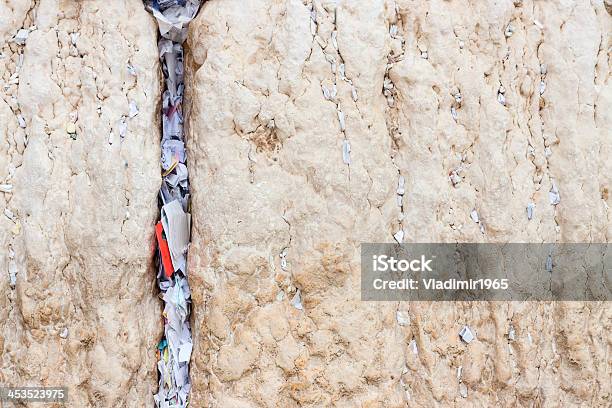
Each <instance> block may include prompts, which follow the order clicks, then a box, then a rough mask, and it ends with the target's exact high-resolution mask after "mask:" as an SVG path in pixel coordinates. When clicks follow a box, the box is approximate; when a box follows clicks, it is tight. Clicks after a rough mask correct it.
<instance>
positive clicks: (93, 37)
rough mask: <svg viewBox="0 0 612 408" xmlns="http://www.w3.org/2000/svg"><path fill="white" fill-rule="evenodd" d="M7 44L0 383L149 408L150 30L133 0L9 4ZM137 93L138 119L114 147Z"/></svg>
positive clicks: (152, 339) (155, 147)
mask: <svg viewBox="0 0 612 408" xmlns="http://www.w3.org/2000/svg"><path fill="white" fill-rule="evenodd" d="M21 28H26V29H31V31H30V33H29V35H28V38H27V40H26V43H25V45H24V46H17V45H16V44H15V43H13V42H11V41H10V39H11V38H12V36H13V35H14V34H15V33H17V32H18V30H19V29H21ZM73 33H79V35H78V37H76V41H74V40H73V39H72V37H74V35H73ZM75 44H76V45H75ZM0 47H1V52H2V55H3V58H2V59H0V78H1V82H2V85H3V87H2V88H0V96H1V98H0V141H1V142H0V183H10V184H12V185H13V189H12V192H11V193H9V194H7V193H1V192H0V208H1V209H2V210H3V211H5V209H8V210H10V211H12V213H13V214H14V216H15V218H14V220H13V221H11V220H9V219H8V218H7V217H4V216H2V217H1V219H0V268H2V270H3V271H4V272H3V274H2V279H0V292H1V293H2V294H3V296H2V298H1V300H0V316H1V319H0V321H1V323H0V338H2V341H0V345H1V350H0V356H1V360H0V361H1V362H0V383H2V384H4V385H7V384H13V385H17V386H21V385H39V386H40V385H42V386H53V387H57V386H66V387H69V398H70V399H69V404H68V405H67V406H73V407H94V406H95V407H117V406H123V407H143V406H151V405H152V403H153V399H152V393H153V390H154V389H155V386H156V382H157V378H156V371H155V370H156V368H155V344H156V342H157V341H158V339H159V336H160V331H161V325H160V323H159V322H160V320H159V316H160V308H159V303H158V301H157V300H156V298H155V293H156V290H155V288H154V279H155V270H154V268H153V267H152V266H153V265H152V254H153V240H152V235H153V223H154V221H155V217H156V216H157V203H156V197H157V190H158V187H159V182H160V173H159V165H158V160H159V141H158V140H159V130H158V123H159V119H158V113H157V111H158V103H159V102H158V101H159V98H158V95H159V92H160V84H159V78H160V72H159V65H158V62H157V44H156V25H155V23H154V21H153V20H152V18H151V17H150V16H149V14H148V13H147V12H146V11H145V10H144V9H143V7H142V3H140V2H139V1H131V0H130V1H128V0H126V1H123V0H122V1H113V2H107V1H98V0H92V1H83V2H70V1H68V2H67V1H56V0H41V1H37V2H30V1H26V0H9V1H8V2H6V1H4V2H0ZM20 55H22V56H21V57H20ZM20 58H21V61H22V62H21V66H20V62H19V61H20ZM128 61H129V62H131V63H132V64H133V65H134V66H135V67H136V68H137V71H138V75H137V76H132V75H130V74H129V73H128V71H127V68H126V67H127V63H128ZM15 73H18V78H19V81H18V83H13V84H10V85H8V86H4V85H5V84H7V83H10V82H11V80H10V79H11V78H12V77H14V76H15ZM13 82H14V81H13ZM130 100H135V101H136V102H137V104H138V106H139V109H140V114H139V115H138V116H136V117H135V118H132V119H129V120H128V132H127V135H126V137H125V140H124V141H123V142H122V143H119V140H118V138H117V141H116V142H115V143H113V144H112V145H109V143H108V139H109V134H110V132H112V131H114V132H115V134H118V131H117V129H116V128H117V123H118V121H119V120H120V119H121V117H122V116H124V115H127V114H128V104H129V101H130ZM19 115H21V116H22V117H23V118H24V120H25V127H24V129H22V128H21V127H20V124H19V120H18V116H19ZM67 130H68V132H70V131H73V132H74V131H76V136H75V137H76V140H73V139H72V138H71V137H70V135H69V134H67ZM11 267H13V268H15V270H16V271H17V276H16V287H15V288H14V289H12V288H10V286H9V279H8V274H7V272H6V271H7V270H10V269H11Z"/></svg>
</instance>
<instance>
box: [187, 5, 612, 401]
mask: <svg viewBox="0 0 612 408" xmlns="http://www.w3.org/2000/svg"><path fill="white" fill-rule="evenodd" d="M311 5H312V6H313V7H314V10H315V14H316V24H315V23H314V22H313V23H311V17H310V16H311V12H310V10H309V7H310V6H311ZM334 16H335V17H334ZM393 25H395V26H397V33H396V34H394V37H395V38H392V36H391V32H392V31H394V30H395V29H393V28H392V26H393ZM509 25H511V30H510V31H511V33H510V35H508V33H509V30H508V26H509ZM610 28H611V19H610V15H609V14H608V13H607V12H606V9H605V7H604V4H603V3H602V2H599V3H597V2H596V3H591V2H587V1H577V2H566V3H563V2H556V1H539V2H533V1H521V2H502V3H499V2H498V3H495V4H492V3H486V2H481V3H478V2H476V3H474V2H472V3H468V2H448V1H432V2H409V1H400V0H398V1H395V2H394V1H385V0H377V1H369V2H365V1H304V2H302V1H297V0H295V1H292V0H289V1H275V0H258V1H248V2H239V1H223V0H211V1H208V2H207V3H206V4H205V5H204V6H203V9H202V10H201V12H200V14H199V16H198V17H197V18H196V20H195V21H194V22H193V23H192V26H191V29H190V30H191V31H190V36H189V39H188V47H189V52H190V55H189V58H190V63H189V69H188V71H189V72H188V73H189V81H188V84H187V89H188V91H187V92H188V95H189V97H190V100H191V102H192V105H191V107H190V109H189V112H190V116H189V127H188V128H189V135H188V138H187V139H188V145H189V146H188V147H189V157H190V159H189V160H190V171H191V183H192V187H193V193H194V194H193V203H192V209H193V216H194V220H195V221H194V229H193V242H192V247H191V250H190V264H191V269H190V274H191V276H190V282H191V286H192V290H193V298H194V303H195V309H194V316H195V332H197V333H198V337H199V340H200V341H199V342H197V343H198V344H197V347H196V350H195V352H194V360H195V361H194V362H193V365H192V379H193V382H194V390H193V401H194V404H195V405H196V406H245V407H277V406H283V407H297V406H305V407H319V406H336V407H355V406H368V407H375V406H376V407H378V406H380V407H400V406H401V407H403V406H493V405H498V406H508V407H510V406H531V405H533V404H536V405H541V406H557V405H559V404H560V405H563V406H577V405H585V406H586V405H588V406H598V407H603V406H606V405H607V404H608V399H609V395H610V391H611V389H610V382H609V381H608V380H607V379H608V377H609V375H608V374H606V373H607V372H608V371H609V361H608V358H607V357H606V350H607V348H608V346H607V345H608V343H609V342H610V335H609V330H607V327H608V326H609V322H610V317H611V309H610V307H609V306H608V305H606V304H600V303H435V304H428V303H366V302H360V301H359V292H358V288H359V244H360V243H361V242H369V241H376V242H393V240H394V238H393V237H394V235H395V234H396V233H397V232H398V231H403V232H404V234H403V235H404V238H403V239H404V242H432V241H433V242H446V241H448V242H454V241H465V242H583V241H587V242H588V241H590V242H608V241H609V240H610V237H611V235H612V229H611V227H612V224H611V223H610V212H609V209H608V207H609V205H610V197H609V193H608V191H609V188H610V174H611V170H612V169H611V167H610V160H609V159H608V157H609V156H610V150H611V148H612V142H611V141H610V133H609V132H610V131H609V127H610V114H609V113H608V112H609V108H608V107H609V104H610V98H611V97H612V91H611V89H610V83H609V78H610V66H609V61H608V60H609V58H608V47H609V38H608V37H609V32H610ZM333 37H334V38H333ZM402 40H403V42H402ZM336 42H337V46H338V50H336V48H335V43H336ZM424 54H426V55H424ZM387 64H390V65H389V66H388V65H387ZM542 65H545V67H543V66H542ZM332 68H334V69H335V70H336V71H335V72H332ZM343 70H344V73H345V76H346V79H343V78H342V76H343V75H342V72H343ZM541 72H545V75H543V74H542V73H541ZM386 78H387V79H386ZM349 81H351V82H352V85H354V87H355V92H353V91H352V87H351V83H350V82H349ZM334 82H335V83H336V84H337V86H336V89H337V95H336V96H332V94H333V91H332V90H333V83H334ZM542 82H544V85H541V83H542ZM322 85H323V86H324V88H322ZM542 91H543V93H541V92H542ZM458 93H460V97H458V96H457V94H458ZM355 94H356V95H357V98H356V99H357V100H356V101H355V98H354V95H355ZM500 94H502V95H503V98H501V99H503V102H504V104H501V103H500V102H499V101H498V99H500V97H499V95H500ZM501 99H500V100H501ZM338 111H341V112H342V113H341V114H340V113H338ZM455 114H456V120H455V118H454V117H453V115H455ZM339 118H343V119H344V122H345V125H344V126H345V127H346V131H345V133H344V134H343V133H342V132H341V129H342V127H343V126H342V124H340V123H339ZM345 140H348V142H349V143H350V166H347V165H346V164H345V163H344V162H343V153H342V149H343V145H344V144H345V143H346V142H345ZM530 146H531V147H530ZM453 174H454V176H453V177H452V178H451V177H450V176H451V175H453ZM400 175H401V176H403V177H404V178H405V193H404V195H403V198H402V204H403V207H401V208H400V207H398V204H397V195H396V189H397V188H398V183H399V177H400ZM553 182H554V183H555V185H556V187H557V188H558V191H559V194H560V196H561V202H560V203H559V205H557V206H556V207H555V206H552V205H551V204H550V203H549V196H548V192H549V190H550V189H551V188H552V185H553ZM530 202H533V203H535V205H536V206H535V211H534V216H533V219H532V220H531V221H529V220H528V219H527V216H526V208H527V205H528V204H529V203H530ZM402 209H403V214H401V213H402ZM474 209H475V210H476V212H477V214H478V216H479V223H475V222H474V221H472V219H471V218H470V213H471V212H472V210H474ZM283 253H286V256H281V254H283ZM254 259H258V261H257V262H254V261H253V260H254ZM283 259H286V262H287V265H286V267H285V268H283V265H282V263H283V262H284V261H283ZM271 288H273V291H274V292H275V293H274V296H273V297H270V296H269V295H267V294H268V293H269V292H270V290H271ZM296 288H297V289H300V295H301V301H302V304H303V309H304V310H303V311H300V310H298V309H296V308H294V307H293V306H292V305H291V299H292V298H293V297H294V294H295V290H296ZM264 293H265V294H266V296H262V294H264ZM397 310H401V311H402V312H403V313H404V314H405V315H406V316H408V317H409V319H410V324H408V325H405V326H400V325H399V324H398V323H397V320H396V313H397ZM272 311H274V312H272ZM262 315H263V316H265V318H263V319H262V317H261V316H262ZM266 320H275V321H279V322H284V321H287V322H288V324H289V330H288V331H287V332H285V331H284V329H283V335H282V338H278V339H277V338H276V337H275V336H271V334H270V333H271V329H268V328H267V327H268V326H271V325H272V323H270V322H268V321H266ZM464 325H469V327H470V328H472V330H473V332H474V334H475V336H476V339H475V340H474V341H472V342H471V343H470V344H469V345H468V344H465V343H464V342H462V341H461V340H460V338H459V336H458V333H459V331H460V330H461V328H462V327H463V326H464ZM511 325H512V326H513V327H514V330H515V333H516V334H515V340H514V341H510V340H509V339H508V332H509V330H510V326H511ZM243 333H249V335H248V336H247V338H245V337H244V335H243ZM247 339H248V340H247ZM415 349H416V350H417V352H418V353H417V354H415V353H414V350H415ZM228 350H234V352H236V355H235V356H234V357H233V359H234V360H230V359H229V358H228V357H227V352H228ZM247 350H257V353H256V354H254V352H252V351H249V352H247ZM241 356H242V357H243V358H241ZM296 356H299V357H297V358H296ZM232 361H233V364H235V366H234V368H233V369H232V367H230V363H231V362H232ZM247 363H248V367H247V366H246V364H247ZM459 372H460V376H458V375H457V373H459ZM227 373H232V375H231V376H229V377H228V375H227Z"/></svg>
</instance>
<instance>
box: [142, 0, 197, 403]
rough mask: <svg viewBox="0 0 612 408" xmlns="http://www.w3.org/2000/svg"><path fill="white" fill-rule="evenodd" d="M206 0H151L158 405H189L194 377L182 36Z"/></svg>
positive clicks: (185, 34) (147, 5)
mask: <svg viewBox="0 0 612 408" xmlns="http://www.w3.org/2000/svg"><path fill="white" fill-rule="evenodd" d="M200 3H201V0H146V1H145V5H146V8H147V10H148V11H149V12H150V13H151V14H152V15H153V17H155V19H156V20H157V23H158V26H159V38H158V48H159V58H160V62H161V65H162V72H163V77H164V86H163V93H162V96H161V116H162V120H161V133H162V139H161V159H160V163H161V175H162V185H161V188H160V191H159V207H160V220H159V221H158V222H157V224H156V226H155V236H156V240H157V255H156V263H157V270H158V272H157V284H158V287H159V290H160V293H159V297H160V298H161V299H162V300H163V302H164V311H163V321H164V334H163V337H162V339H161V340H160V341H159V343H158V346H157V353H158V362H157V371H158V374H159V388H158V391H157V393H156V394H155V396H154V400H155V406H156V407H158V408H160V407H177V408H179V407H181V408H182V407H187V406H188V405H189V393H190V391H191V380H190V377H189V362H190V359H191V352H192V349H193V339H192V335H191V322H190V312H191V292H190V289H189V283H188V281H187V275H188V274H187V251H188V248H189V243H190V236H191V214H190V213H189V197H190V187H189V177H188V171H187V155H186V152H185V132H184V123H185V117H184V110H183V97H184V94H185V83H184V74H185V68H184V67H185V65H184V48H183V42H184V41H185V39H186V37H187V26H188V24H189V22H190V21H191V20H193V18H194V17H195V16H196V14H197V13H198V11H199V8H200Z"/></svg>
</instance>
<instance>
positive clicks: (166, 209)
mask: <svg viewBox="0 0 612 408" xmlns="http://www.w3.org/2000/svg"><path fill="white" fill-rule="evenodd" d="M161 221H162V225H163V226H164V231H165V232H166V238H168V247H169V248H170V257H171V258H172V265H174V271H178V270H179V269H180V270H181V271H183V273H186V272H187V269H186V268H185V264H186V262H185V252H186V251H187V245H188V244H189V231H190V230H191V214H188V213H185V211H183V206H182V205H181V203H180V201H179V200H174V201H172V202H170V203H168V204H166V205H164V206H163V207H162V210H161Z"/></svg>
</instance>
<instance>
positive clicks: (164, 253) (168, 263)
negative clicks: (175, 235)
mask: <svg viewBox="0 0 612 408" xmlns="http://www.w3.org/2000/svg"><path fill="white" fill-rule="evenodd" d="M163 230H164V227H163V226H162V223H161V221H160V222H158V223H157V225H156V226H155V236H156V237H157V244H158V246H159V252H160V253H161V257H162V264H163V265H164V271H165V273H166V278H169V277H171V276H172V274H173V273H174V267H173V266H172V259H171V258H170V249H168V241H166V240H165V239H164V236H163V234H162V232H163Z"/></svg>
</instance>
